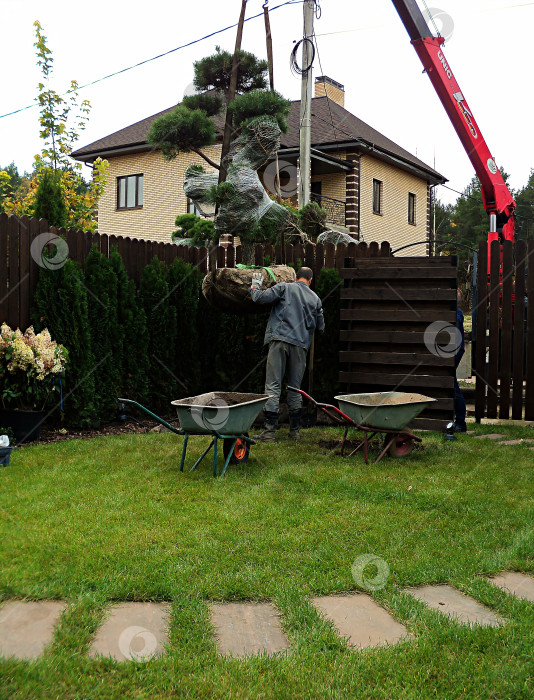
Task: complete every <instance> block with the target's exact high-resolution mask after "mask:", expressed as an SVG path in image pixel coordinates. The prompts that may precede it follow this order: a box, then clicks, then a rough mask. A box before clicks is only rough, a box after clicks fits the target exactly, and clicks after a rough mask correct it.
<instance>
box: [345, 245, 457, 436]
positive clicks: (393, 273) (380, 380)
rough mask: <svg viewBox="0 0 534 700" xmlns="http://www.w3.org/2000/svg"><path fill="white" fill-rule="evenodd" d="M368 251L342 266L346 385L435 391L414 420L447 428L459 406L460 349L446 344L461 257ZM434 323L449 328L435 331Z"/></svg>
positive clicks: (350, 389)
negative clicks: (457, 370)
mask: <svg viewBox="0 0 534 700" xmlns="http://www.w3.org/2000/svg"><path fill="white" fill-rule="evenodd" d="M358 252H359V251H358ZM367 255H368V257H355V258H353V259H350V260H347V265H346V266H345V267H344V268H343V269H342V270H341V275H342V277H343V278H344V280H345V286H344V289H343V290H342V291H341V298H342V300H343V302H342V303H343V308H342V311H341V321H342V330H341V337H340V340H341V343H342V349H341V351H340V358H339V361H340V373H339V381H340V384H341V391H342V392H343V393H363V392H374V391H402V392H414V393H419V394H424V395H426V396H431V397H432V398H434V399H437V401H436V402H435V403H432V404H431V405H430V407H429V408H428V409H427V410H425V411H424V412H423V413H422V414H421V417H420V418H417V419H416V420H415V421H414V422H413V426H414V427H417V428H428V429H432V430H442V429H443V428H444V427H445V425H446V423H447V422H448V421H450V420H452V419H453V411H454V376H455V357H454V350H453V351H452V352H451V351H448V352H447V351H444V352H443V350H442V348H444V347H445V346H446V345H447V344H448V343H449V342H450V341H451V329H452V333H453V334H454V329H453V328H452V327H453V326H455V324H456V288H457V258H456V257H455V256H452V257H437V258H416V257H406V258H404V257H403V258H393V257H389V256H382V255H379V254H378V251H377V250H376V249H375V250H372V249H370V250H369V252H368V254H367ZM435 322H437V323H440V322H441V324H442V325H443V326H445V329H444V330H443V331H442V332H441V333H440V334H438V335H434V336H433V335H432V333H430V335H429V326H430V324H432V323H435ZM434 328H436V326H434ZM430 330H432V329H430ZM438 344H439V345H440V346H441V347H440V348H437V345H438Z"/></svg>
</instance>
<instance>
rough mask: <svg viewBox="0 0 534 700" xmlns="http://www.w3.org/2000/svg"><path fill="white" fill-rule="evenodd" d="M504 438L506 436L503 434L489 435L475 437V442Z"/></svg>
mask: <svg viewBox="0 0 534 700" xmlns="http://www.w3.org/2000/svg"><path fill="white" fill-rule="evenodd" d="M504 437H506V435H503V434H502V433H488V434H487V435H475V437H474V438H473V440H483V439H485V440H500V439H501V438H504Z"/></svg>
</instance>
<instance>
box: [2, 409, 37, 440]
mask: <svg viewBox="0 0 534 700" xmlns="http://www.w3.org/2000/svg"><path fill="white" fill-rule="evenodd" d="M43 418H44V411H23V410H20V411H14V410H11V409H8V408H0V426H1V427H3V428H11V430H12V431H13V433H14V435H15V440H16V441H17V442H18V443H24V442H38V441H39V440H40V438H41V424H42V422H43Z"/></svg>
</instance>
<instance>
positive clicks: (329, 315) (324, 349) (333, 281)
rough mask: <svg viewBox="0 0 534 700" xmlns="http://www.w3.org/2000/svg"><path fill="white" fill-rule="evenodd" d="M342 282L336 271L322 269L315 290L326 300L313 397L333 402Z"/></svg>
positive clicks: (317, 344)
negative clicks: (323, 328) (323, 327)
mask: <svg viewBox="0 0 534 700" xmlns="http://www.w3.org/2000/svg"><path fill="white" fill-rule="evenodd" d="M342 286H343V285H342V280H341V277H340V276H339V274H338V271H337V270H335V269H329V268H326V267H323V269H322V270H321V272H320V273H319V276H318V277H317V282H316V288H315V291H316V293H317V294H318V295H319V297H320V298H321V299H322V300H323V313H324V320H325V330H324V333H316V334H315V366H314V373H313V386H314V394H315V395H316V396H315V395H314V398H316V399H317V400H318V401H328V402H330V403H331V401H332V399H333V397H334V396H335V395H336V394H337V392H338V388H339V379H338V373H339V331H340V322H339V313H340V309H341V301H340V290H341V288H342Z"/></svg>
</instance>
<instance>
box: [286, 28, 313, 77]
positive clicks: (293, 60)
mask: <svg viewBox="0 0 534 700" xmlns="http://www.w3.org/2000/svg"><path fill="white" fill-rule="evenodd" d="M303 42H307V43H308V44H310V46H311V58H310V60H309V63H308V65H307V66H299V64H298V61H297V51H298V50H299V47H300V46H301V44H302V43H303ZM314 58H315V44H314V43H313V40H312V39H311V38H309V37H304V39H301V40H300V41H297V43H296V44H295V46H294V47H293V51H292V52H291V56H290V58H289V65H290V68H291V72H292V73H294V74H296V75H304V74H305V73H307V72H308V71H309V70H311V67H312V65H313V59H314Z"/></svg>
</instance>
